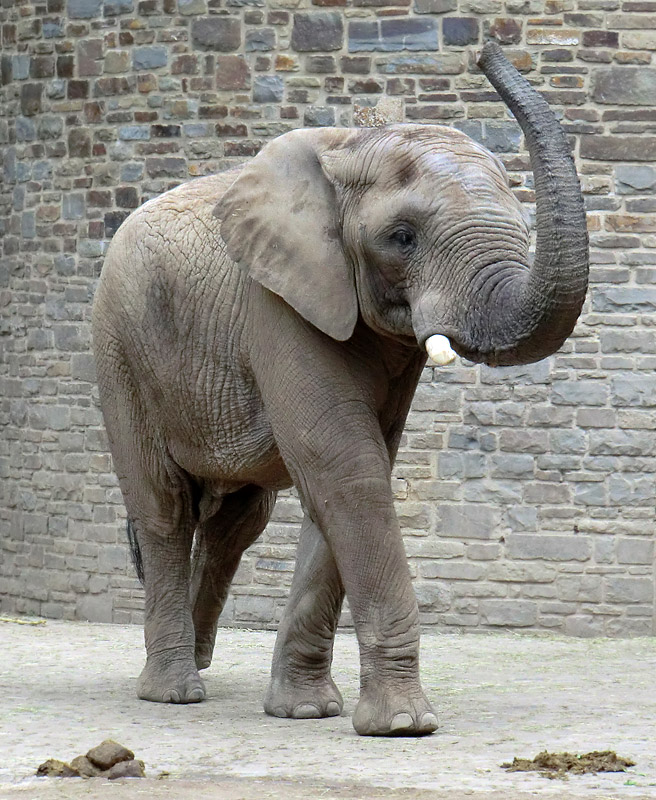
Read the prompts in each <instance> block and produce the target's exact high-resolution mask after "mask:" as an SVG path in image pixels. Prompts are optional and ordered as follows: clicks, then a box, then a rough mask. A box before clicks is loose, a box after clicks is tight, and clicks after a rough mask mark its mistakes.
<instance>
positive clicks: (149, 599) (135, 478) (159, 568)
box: [97, 336, 205, 703]
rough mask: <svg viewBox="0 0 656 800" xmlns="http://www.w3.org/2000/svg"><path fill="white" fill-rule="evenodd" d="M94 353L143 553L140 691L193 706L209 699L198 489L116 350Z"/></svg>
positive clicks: (108, 344) (105, 345)
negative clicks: (198, 652) (193, 600)
mask: <svg viewBox="0 0 656 800" xmlns="http://www.w3.org/2000/svg"><path fill="white" fill-rule="evenodd" d="M101 344H102V347H101V346H100V345H101ZM97 350H98V356H97V361H98V367H99V369H98V379H99V384H100V393H101V399H102V401H103V413H104V417H105V424H106V427H107V431H108V434H109V438H110V442H111V449H112V455H113V458H114V465H115V468H116V472H117V474H118V476H119V481H120V485H121V490H122V492H123V498H124V500H125V505H126V509H127V512H128V518H129V519H130V521H131V527H132V535H133V538H134V541H133V543H132V544H133V549H136V550H138V551H139V554H140V560H141V564H142V567H143V584H144V591H145V621H144V638H145V644H146V654H147V659H146V665H145V667H144V669H143V671H142V673H141V675H140V677H139V679H138V682H137V694H138V696H139V697H140V698H142V699H143V700H151V701H154V702H160V703H195V702H198V701H200V700H203V699H204V698H205V687H204V685H203V682H202V680H201V678H200V675H199V674H198V670H197V669H196V664H195V660H194V627H193V622H192V617H191V604H190V600H189V578H190V561H189V559H190V551H191V542H192V538H193V532H194V528H195V525H196V512H195V505H196V502H195V492H194V487H193V484H192V482H191V480H190V479H189V476H188V475H187V474H186V473H185V472H184V471H183V470H181V469H180V468H179V467H178V466H177V464H175V463H174V462H173V460H172V459H171V458H170V456H169V455H168V453H167V451H166V448H165V446H164V445H163V444H162V442H161V437H160V436H159V434H158V432H157V430H156V429H155V428H154V427H153V426H152V424H150V423H149V421H148V420H149V418H148V415H147V414H146V413H145V408H144V405H143V402H142V400H141V398H140V396H139V393H138V391H137V386H136V383H135V382H134V381H133V380H132V378H131V376H130V371H129V369H127V368H125V364H126V361H125V359H124V358H122V357H121V356H122V354H121V353H120V352H117V347H116V345H114V343H113V341H112V340H109V341H104V340H102V339H101V338H100V336H98V340H97ZM117 365H123V368H122V369H117Z"/></svg>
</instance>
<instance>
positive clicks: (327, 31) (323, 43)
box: [291, 11, 344, 53]
mask: <svg viewBox="0 0 656 800" xmlns="http://www.w3.org/2000/svg"><path fill="white" fill-rule="evenodd" d="M343 38H344V22H343V18H342V15H341V13H339V12H337V11H299V12H297V13H295V14H294V25H293V28H292V39H291V45H292V49H293V50H296V51H297V52H300V53H311V52H326V51H332V50H340V49H341V47H342V42H343Z"/></svg>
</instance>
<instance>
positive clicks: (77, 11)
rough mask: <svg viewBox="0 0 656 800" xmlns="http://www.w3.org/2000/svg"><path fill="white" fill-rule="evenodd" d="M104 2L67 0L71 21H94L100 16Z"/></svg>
mask: <svg viewBox="0 0 656 800" xmlns="http://www.w3.org/2000/svg"><path fill="white" fill-rule="evenodd" d="M102 4H103V0H67V3H66V8H67V11H68V16H69V17H70V18H71V19H92V18H93V17H97V16H99V14H100V11H101V8H102Z"/></svg>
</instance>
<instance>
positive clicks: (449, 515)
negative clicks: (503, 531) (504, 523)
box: [438, 503, 500, 539]
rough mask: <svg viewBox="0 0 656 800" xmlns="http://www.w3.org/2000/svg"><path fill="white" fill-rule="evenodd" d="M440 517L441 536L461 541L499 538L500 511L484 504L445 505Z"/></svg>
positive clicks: (442, 507) (440, 511)
mask: <svg viewBox="0 0 656 800" xmlns="http://www.w3.org/2000/svg"><path fill="white" fill-rule="evenodd" d="M438 515H439V517H440V519H441V522H442V526H441V529H440V535H441V536H453V537H456V538H459V539H497V538H498V536H499V533H498V528H499V521H500V520H499V518H500V514H499V511H498V509H496V508H494V507H493V506H487V505H483V504H476V503H471V504H466V503H462V504H458V505H448V504H444V505H442V506H441V507H440V509H439V511H438Z"/></svg>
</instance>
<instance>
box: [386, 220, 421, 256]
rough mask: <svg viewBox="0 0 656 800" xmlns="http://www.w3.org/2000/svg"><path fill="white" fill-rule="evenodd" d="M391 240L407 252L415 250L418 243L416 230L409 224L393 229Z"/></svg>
mask: <svg viewBox="0 0 656 800" xmlns="http://www.w3.org/2000/svg"><path fill="white" fill-rule="evenodd" d="M389 240H390V242H392V243H393V244H395V245H396V246H397V247H399V248H400V249H401V250H404V251H405V252H406V253H407V252H410V251H412V250H414V249H415V246H416V244H417V237H416V236H415V232H414V231H413V230H412V229H411V228H409V227H407V226H404V227H402V228H397V229H396V230H394V231H392V233H391V234H390V237H389Z"/></svg>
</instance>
